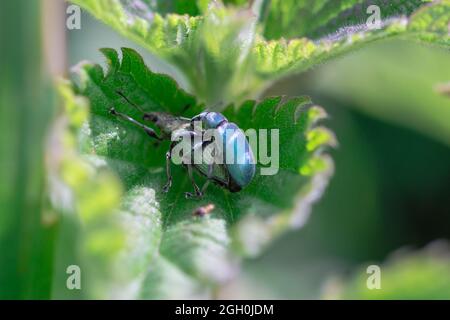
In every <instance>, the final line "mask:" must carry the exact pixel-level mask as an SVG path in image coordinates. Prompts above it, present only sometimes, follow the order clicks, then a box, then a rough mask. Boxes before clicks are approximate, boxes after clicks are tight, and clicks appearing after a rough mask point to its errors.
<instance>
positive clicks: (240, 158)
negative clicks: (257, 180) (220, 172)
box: [218, 122, 256, 188]
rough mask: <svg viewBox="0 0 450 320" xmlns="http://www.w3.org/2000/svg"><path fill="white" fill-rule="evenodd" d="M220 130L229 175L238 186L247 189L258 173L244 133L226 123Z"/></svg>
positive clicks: (231, 124) (235, 126)
mask: <svg viewBox="0 0 450 320" xmlns="http://www.w3.org/2000/svg"><path fill="white" fill-rule="evenodd" d="M218 129H219V130H220V133H221V135H222V141H223V151H224V154H225V156H224V162H225V165H226V167H227V169H228V173H229V174H230V177H231V178H232V179H233V181H234V182H235V183H236V184H237V185H238V186H240V187H241V188H242V187H245V186H246V185H248V184H249V183H250V182H251V181H252V179H253V177H254V176H255V171H256V166H255V159H254V156H253V152H252V149H251V147H250V145H249V143H248V141H247V139H246V137H245V134H244V132H243V131H242V130H241V129H239V127H238V126H237V125H235V124H234V123H230V122H227V123H224V124H223V125H221V126H220V128H218ZM233 155H234V157H233ZM227 156H228V161H227ZM230 160H231V161H230Z"/></svg>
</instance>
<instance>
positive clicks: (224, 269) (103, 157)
mask: <svg viewBox="0 0 450 320" xmlns="http://www.w3.org/2000/svg"><path fill="white" fill-rule="evenodd" d="M102 52H103V53H104V54H105V56H106V57H107V61H108V70H107V72H106V73H104V72H103V70H102V68H101V67H100V66H98V65H93V64H89V63H85V64H82V65H79V66H78V67H77V68H75V73H76V74H77V75H78V78H79V83H78V85H76V86H74V90H75V93H76V96H77V97H80V98H79V99H81V97H85V98H86V99H88V100H89V102H90V105H91V117H90V120H89V122H88V123H86V124H85V126H84V127H83V130H81V132H80V137H79V148H80V151H81V152H82V153H83V154H86V155H89V157H94V158H95V159H96V160H95V162H96V163H101V164H102V167H104V168H105V170H107V171H108V172H114V174H115V175H116V176H117V177H118V178H119V179H120V181H121V184H122V186H123V188H124V192H125V196H124V198H123V199H122V204H121V210H120V211H121V212H131V213H133V212H134V214H133V215H132V217H133V218H132V220H134V219H136V218H137V216H136V212H137V211H139V212H140V213H139V214H138V217H140V218H139V219H143V218H144V217H145V219H146V221H147V222H145V224H146V227H145V228H144V227H143V226H139V224H137V225H135V226H136V227H138V229H139V230H141V231H140V232H138V234H141V235H142V238H140V239H141V240H139V241H138V242H139V243H144V244H143V245H141V246H138V247H139V249H135V250H125V256H126V257H128V256H130V255H131V256H133V257H136V263H135V262H129V263H130V264H131V265H130V266H128V267H127V268H125V269H127V270H135V271H136V272H135V275H136V277H138V278H139V281H140V282H138V283H139V285H138V286H137V287H138V288H139V289H138V290H137V293H136V292H135V294H136V295H137V296H139V297H141V298H161V297H166V298H168V297H170V298H174V297H178V298H179V297H180V295H184V294H186V295H185V296H184V297H189V294H190V295H192V296H199V297H203V296H205V295H209V294H211V293H212V292H213V291H214V289H215V288H216V286H217V285H219V284H220V283H222V282H223V281H225V280H227V279H228V278H229V277H230V276H231V275H232V274H233V272H234V270H235V267H236V262H237V261H238V260H239V259H238V257H239V256H241V255H255V254H257V253H259V252H260V251H261V249H262V248H263V247H264V246H265V245H266V244H268V243H269V242H270V241H272V239H274V238H275V237H276V236H277V235H279V234H280V233H282V232H283V231H285V230H286V229H288V228H295V227H299V226H301V225H302V224H303V223H304V221H305V220H306V218H307V216H308V214H309V210H310V207H311V205H312V204H313V203H314V202H315V201H317V199H318V198H319V197H320V195H321V193H322V192H323V189H324V187H325V186H326V185H327V182H328V180H329V178H330V176H331V173H332V171H333V166H332V161H331V159H330V158H329V157H328V156H327V155H326V154H325V153H324V148H325V147H326V146H328V145H333V144H334V136H333V134H332V133H331V132H329V131H328V130H327V129H325V128H323V127H321V126H318V125H317V121H319V120H320V119H323V118H324V117H325V112H324V111H323V109H321V108H319V107H317V106H312V105H311V102H310V101H309V99H308V98H305V97H299V98H294V99H290V100H287V101H283V99H281V98H279V97H274V98H268V99H265V100H264V101H262V102H260V103H256V102H254V101H247V102H245V103H244V104H243V105H242V106H241V107H240V108H239V109H236V108H235V107H233V106H229V107H228V108H227V109H226V110H225V111H224V114H225V115H226V116H227V117H228V119H229V120H230V121H233V122H235V123H237V124H238V125H239V126H240V127H241V128H242V129H244V130H245V129H248V128H254V129H256V130H257V129H279V130H280V153H279V154H280V159H279V168H280V169H279V172H278V174H276V175H272V176H262V175H260V169H261V166H260V165H258V169H257V176H256V177H255V179H254V181H253V182H252V183H251V184H250V185H249V186H248V187H247V188H246V189H244V190H243V191H241V192H239V193H230V192H228V191H227V190H225V189H223V188H220V187H218V186H215V185H213V186H210V188H209V189H208V190H207V192H206V195H205V197H204V198H203V199H202V200H200V201H194V200H188V199H185V197H184V192H185V191H190V189H191V188H192V186H191V184H190V183H189V180H188V178H187V173H186V171H185V170H184V168H182V167H179V166H172V167H173V177H174V183H173V187H172V189H171V190H170V192H169V193H168V194H164V193H163V192H162V186H163V185H164V183H165V182H166V179H167V178H166V174H165V170H164V169H163V168H164V164H165V153H166V151H167V149H168V142H164V143H162V144H161V145H159V146H155V145H154V141H152V140H151V139H150V138H149V137H148V136H147V135H146V134H145V133H144V132H142V131H140V130H139V129H138V128H136V127H134V126H132V125H129V124H128V123H125V122H123V121H120V120H118V119H117V118H116V117H114V116H113V115H110V114H109V109H110V108H111V106H114V107H115V108H116V109H117V110H118V111H122V112H124V113H127V114H128V115H130V116H132V117H134V118H135V119H141V116H142V115H139V113H137V111H136V110H134V108H133V107H131V106H130V105H128V104H127V103H126V102H125V101H124V100H123V99H122V98H121V97H120V96H118V95H117V94H116V93H115V91H116V90H117V89H119V90H120V91H121V92H122V93H123V94H124V95H125V96H127V97H128V99H130V100H131V101H133V102H134V103H136V104H138V105H140V106H141V107H142V108H143V109H144V110H145V111H155V110H158V111H167V112H170V113H172V114H175V115H183V116H192V115H194V114H197V113H199V112H200V110H202V106H201V105H199V104H198V103H196V101H195V99H194V98H193V97H192V96H190V95H188V94H186V93H185V92H184V91H182V90H181V89H180V88H179V87H178V86H177V84H176V83H175V82H174V81H173V80H171V79H170V78H168V77H167V76H164V75H160V74H155V73H152V72H151V71H150V70H148V69H147V67H146V66H145V64H144V62H143V61H142V59H141V57H140V56H139V54H137V53H136V52H135V51H133V50H131V49H123V50H122V59H121V60H120V59H119V55H118V53H117V52H116V51H114V50H112V49H103V50H102ZM186 106H190V107H189V108H187V110H186ZM185 110H186V111H185ZM195 179H196V180H197V183H199V184H200V185H201V184H202V183H203V182H205V179H204V178H202V177H199V176H196V177H195ZM145 195H147V196H145ZM92 201H93V203H95V202H96V201H95V200H92ZM145 204H147V205H145ZM208 204H213V205H214V206H215V209H214V211H213V213H212V214H211V216H207V217H194V216H193V212H194V210H196V209H197V208H199V207H200V206H204V205H208ZM99 217H103V215H100V216H99ZM139 221H140V220H139ZM140 224H141V225H142V223H140ZM125 234H135V230H133V229H127V228H125ZM111 237H112V234H111ZM105 239H106V238H105ZM101 243H108V241H106V240H104V241H102V242H101ZM128 247H130V246H128ZM133 247H134V246H131V248H133ZM136 250H137V251H136ZM138 251H139V252H138ZM133 252H135V253H133ZM138 257H140V258H138ZM126 261H129V260H126ZM135 264H136V265H138V266H137V267H136V266H133V265H135ZM144 266H146V267H144ZM119 269H121V268H119ZM173 282H179V283H180V284H179V285H180V286H183V290H187V291H186V292H184V293H183V291H180V292H178V291H177V290H178V289H176V288H178V286H174V285H173ZM188 293H189V294H188ZM136 295H135V296H136Z"/></svg>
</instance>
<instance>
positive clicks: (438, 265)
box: [339, 247, 450, 300]
mask: <svg viewBox="0 0 450 320" xmlns="http://www.w3.org/2000/svg"><path fill="white" fill-rule="evenodd" d="M380 271H381V289H372V290H370V289H368V288H367V285H366V282H367V278H368V277H369V276H370V274H367V273H366V270H364V271H361V272H358V273H357V274H356V275H355V276H354V277H353V278H352V279H351V280H350V281H349V282H348V283H347V284H346V285H345V286H344V287H343V288H342V289H341V293H340V294H339V298H342V299H377V300H380V299H384V300H396V299H404V300H416V299H430V300H431V299H436V300H447V299H449V297H450V272H449V271H450V257H449V254H448V251H446V252H442V250H441V249H439V250H434V249H433V248H432V247H431V248H429V249H427V250H424V251H421V252H417V253H409V254H406V253H403V254H401V253H399V254H398V255H397V256H396V257H393V258H391V259H389V260H388V261H387V262H386V263H384V264H383V265H381V266H380Z"/></svg>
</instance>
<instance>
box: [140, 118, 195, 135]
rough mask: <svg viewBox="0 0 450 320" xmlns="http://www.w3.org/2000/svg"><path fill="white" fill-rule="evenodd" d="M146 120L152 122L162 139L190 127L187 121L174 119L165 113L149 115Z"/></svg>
mask: <svg viewBox="0 0 450 320" xmlns="http://www.w3.org/2000/svg"><path fill="white" fill-rule="evenodd" d="M147 119H148V120H150V121H152V122H153V123H154V124H155V125H156V126H157V127H158V128H159V129H160V130H161V133H162V134H163V135H164V137H166V138H168V139H170V137H171V135H172V133H173V132H175V131H179V130H184V129H187V128H188V127H189V125H190V121H189V119H186V118H182V117H176V116H174V115H171V114H169V113H165V112H152V113H149V114H148V116H147Z"/></svg>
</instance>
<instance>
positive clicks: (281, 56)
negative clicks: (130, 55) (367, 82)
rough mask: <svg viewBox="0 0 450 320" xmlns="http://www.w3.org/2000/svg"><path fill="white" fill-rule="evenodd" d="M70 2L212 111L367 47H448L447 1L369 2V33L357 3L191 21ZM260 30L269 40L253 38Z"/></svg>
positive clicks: (214, 14)
mask: <svg viewBox="0 0 450 320" xmlns="http://www.w3.org/2000/svg"><path fill="white" fill-rule="evenodd" d="M73 2H74V3H77V4H80V5H81V6H82V7H83V8H84V9H86V10H88V11H89V12H90V13H91V14H93V15H94V16H95V17H97V18H98V19H100V20H101V21H103V22H105V23H106V24H108V25H110V26H111V27H113V28H114V29H115V30H117V31H118V32H120V33H121V34H122V35H124V36H125V37H128V38H130V39H132V40H134V41H135V42H136V43H137V44H140V45H141V46H143V47H145V48H147V49H148V50H150V51H151V52H153V53H154V54H156V55H157V56H160V57H162V58H163V59H166V60H168V61H169V62H170V63H172V64H174V65H175V66H176V67H178V68H179V69H180V70H181V71H182V72H183V73H184V75H185V76H186V78H187V80H188V81H187V82H188V83H189V87H188V88H187V89H188V91H189V92H192V93H193V94H195V95H196V97H197V98H198V99H199V100H200V101H203V102H206V103H207V104H208V105H210V106H213V107H214V108H216V109H219V110H221V108H220V106H223V105H228V104H229V103H231V102H234V103H237V102H240V101H244V100H245V99H248V98H249V97H250V98H252V97H256V96H258V94H260V93H261V92H262V91H263V90H264V89H265V88H266V87H267V86H268V85H270V84H271V83H272V82H273V81H274V80H277V79H279V78H280V77H282V76H286V75H289V74H292V73H300V72H304V71H305V70H308V69H310V68H312V67H314V66H316V65H319V64H321V63H323V62H326V61H328V60H330V59H331V58H334V57H336V56H339V55H341V54H344V53H347V52H350V51H353V50H356V49H358V48H360V47H362V46H364V45H366V44H368V43H370V42H373V41H377V40H381V39H387V38H393V37H401V38H406V39H410V40H413V41H420V42H424V43H430V44H434V45H439V46H442V47H444V48H448V47H450V40H449V39H450V38H449V33H448V23H449V21H450V1H449V0H440V1H434V2H432V3H429V4H426V3H424V2H423V1H420V0H415V1H406V0H405V1H403V0H401V1H397V2H396V3H395V4H393V3H387V4H386V3H385V2H384V1H382V0H380V1H378V2H377V1H375V2H374V3H375V4H378V5H379V6H380V10H381V16H382V21H381V28H379V29H374V30H369V28H368V27H367V25H366V20H367V19H368V17H369V15H368V14H367V13H366V11H365V9H364V8H366V7H367V6H368V5H369V3H368V2H366V1H362V0H345V1H325V0H322V1H283V2H281V1H272V3H271V6H270V10H269V14H268V19H266V20H267V21H265V19H264V13H262V15H261V16H260V17H259V19H258V15H259V13H257V14H254V13H253V11H252V10H250V9H249V8H246V7H234V6H228V7H224V6H223V5H220V3H216V2H215V3H214V5H212V3H211V5H210V6H209V7H208V6H204V7H202V8H204V9H203V10H204V11H202V13H203V15H196V16H194V17H189V16H187V15H178V14H166V15H165V16H161V15H160V14H158V13H154V12H152V11H151V10H150V9H149V8H147V9H145V8H144V9H140V11H139V12H137V11H136V9H135V8H134V7H135V6H133V5H132V3H133V2H132V1H131V2H120V1H118V0H84V1H82V0H73ZM174 3H175V2H174ZM370 3H371V4H372V2H370ZM256 5H258V8H259V9H257V10H256V12H264V11H265V9H266V6H267V3H266V2H265V1H257V2H255V6H256ZM206 7H208V9H207V10H206ZM363 9H364V10H363ZM205 10H206V11H205ZM253 10H255V7H253ZM175 12H177V10H175ZM178 12H184V11H178ZM299 17H301V19H300V18H299ZM257 20H258V21H257ZM257 22H259V24H258V23H257ZM264 23H265V24H264ZM262 27H264V28H265V29H264V30H265V31H264V36H266V37H267V39H269V40H267V39H266V38H265V37H264V36H263V35H261V34H259V33H258V30H261V28H262ZM280 36H283V38H280V39H278V40H270V39H273V38H279V37H280ZM317 37H319V38H318V40H312V39H316V38H317ZM287 39H289V40H287Z"/></svg>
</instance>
